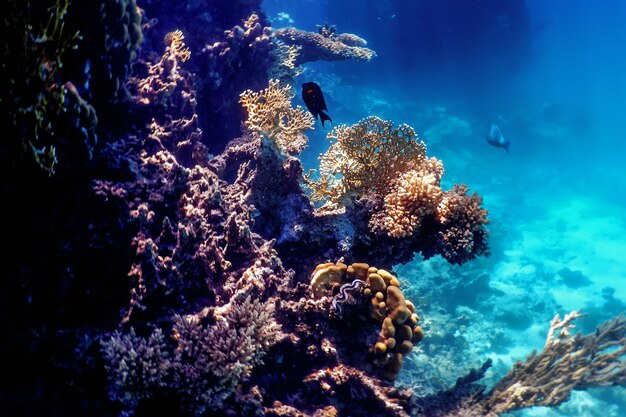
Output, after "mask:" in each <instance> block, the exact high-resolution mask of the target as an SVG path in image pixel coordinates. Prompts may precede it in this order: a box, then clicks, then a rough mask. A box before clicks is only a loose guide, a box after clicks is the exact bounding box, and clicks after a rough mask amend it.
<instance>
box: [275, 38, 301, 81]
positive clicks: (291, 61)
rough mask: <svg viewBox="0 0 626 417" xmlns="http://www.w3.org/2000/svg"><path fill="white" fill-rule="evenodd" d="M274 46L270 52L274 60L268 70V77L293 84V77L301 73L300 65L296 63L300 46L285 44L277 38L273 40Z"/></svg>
mask: <svg viewBox="0 0 626 417" xmlns="http://www.w3.org/2000/svg"><path fill="white" fill-rule="evenodd" d="M274 46H275V47H274V50H273V52H272V54H273V55H274V57H275V60H274V64H273V65H272V67H271V68H270V70H269V77H270V79H276V80H280V82H281V84H283V85H285V84H288V85H293V84H294V82H295V78H296V77H297V76H298V75H300V74H302V67H301V66H300V65H297V64H296V60H297V59H298V55H300V50H301V49H302V47H301V46H298V45H287V44H286V43H284V42H282V41H278V40H277V41H275V42H274Z"/></svg>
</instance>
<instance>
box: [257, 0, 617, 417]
mask: <svg viewBox="0 0 626 417" xmlns="http://www.w3.org/2000/svg"><path fill="white" fill-rule="evenodd" d="M264 9H265V11H266V12H267V13H268V15H269V16H270V18H271V19H272V23H273V26H274V27H283V26H296V27H299V28H301V29H304V30H311V31H314V30H315V28H316V25H318V24H323V23H328V24H331V25H335V26H336V28H337V30H338V32H350V33H355V34H357V35H359V36H361V37H363V38H365V39H366V40H368V42H369V43H368V47H371V48H372V49H374V50H375V51H376V52H377V54H378V56H377V57H376V58H375V59H373V60H372V61H371V62H367V63H364V62H352V61H343V62H335V63H329V62H321V63H313V64H307V66H306V69H305V72H304V73H303V74H302V75H300V76H299V77H298V79H297V80H296V87H297V88H298V86H299V84H301V83H302V82H306V81H316V82H318V83H319V84H320V85H321V86H322V88H323V90H324V93H325V95H326V101H327V103H328V108H329V114H330V116H331V117H332V118H333V121H334V123H335V125H337V124H341V123H346V124H353V123H356V122H357V121H359V120H360V119H362V118H364V117H366V116H369V115H376V116H379V117H381V118H384V119H389V120H393V121H394V122H395V123H408V124H410V125H412V126H413V127H414V128H415V129H416V131H417V132H418V133H419V135H420V137H421V138H422V140H424V142H425V143H426V144H427V146H428V149H429V154H431V155H435V156H437V157H438V158H440V159H442V160H443V161H444V164H445V169H446V173H445V176H444V180H443V183H444V186H445V188H449V187H451V185H452V184H453V183H460V182H464V183H466V184H467V185H468V186H469V187H470V189H471V190H473V191H477V192H478V193H479V194H480V195H482V196H483V197H484V205H485V207H486V208H488V210H489V213H490V216H489V217H490V220H491V222H492V223H491V225H490V232H491V241H490V244H491V248H492V254H491V256H490V257H488V258H486V259H478V260H475V261H472V262H470V263H468V264H466V265H463V266H461V267H453V266H449V265H447V264H446V263H445V262H443V261H441V260H438V259H433V260H430V261H428V262H424V261H422V260H421V259H416V260H414V261H413V262H412V263H410V264H408V265H402V266H397V267H396V271H397V272H398V274H399V275H400V276H402V277H403V278H404V279H405V281H408V282H409V287H410V289H409V290H408V293H409V294H410V295H411V298H416V299H418V300H419V302H420V308H421V309H422V311H423V314H424V316H425V320H426V325H425V327H426V330H427V334H428V335H429V337H427V338H426V339H425V341H424V343H423V345H422V346H421V348H420V349H418V351H417V352H416V353H415V354H414V355H413V356H412V357H411V358H410V359H408V360H407V365H406V369H405V370H404V371H403V376H402V377H401V381H400V382H401V383H405V384H407V385H412V386H414V387H415V386H419V381H420V379H424V378H428V381H429V384H431V385H435V383H434V382H433V381H438V382H437V383H440V384H441V386H446V385H449V384H452V383H454V380H455V378H456V377H458V376H460V375H461V374H462V372H460V371H461V370H460V369H458V368H455V366H453V365H452V364H454V363H455V360H458V358H461V357H462V358H464V359H465V363H466V365H467V368H468V369H469V368H470V367H475V366H478V365H480V363H481V361H482V360H484V359H485V358H486V357H491V358H493V359H494V363H495V366H494V367H493V369H492V371H491V378H492V379H494V380H495V379H496V378H497V377H498V376H501V375H502V373H503V372H504V371H505V370H506V369H507V368H508V367H509V366H510V365H511V364H512V363H513V362H514V361H515V360H518V359H523V358H524V357H525V356H526V355H527V354H528V353H530V351H531V350H532V349H540V348H541V347H542V346H543V343H544V342H545V336H546V331H547V327H548V323H549V321H550V320H551V319H552V317H553V316H554V314H556V313H559V314H565V313H567V312H570V311H573V310H577V309H582V311H583V313H587V316H586V317H585V318H584V319H582V320H580V321H579V323H578V329H579V330H581V331H584V332H590V331H592V330H593V329H594V328H595V326H596V325H597V324H599V323H600V322H602V321H604V320H607V319H608V318H610V317H613V316H615V315H616V314H619V313H620V312H621V311H623V310H626V308H625V307H626V286H625V285H624V284H623V283H624V280H625V279H626V255H625V254H626V238H625V237H624V236H626V214H625V210H624V206H625V204H626V181H625V176H626V157H625V151H626V144H625V141H624V132H625V130H626V117H624V116H625V114H624V111H625V109H626V54H625V52H626V50H625V49H624V48H625V46H624V45H626V29H624V25H623V22H624V21H625V19H626V3H625V2H623V1H619V0H604V1H602V2H590V1H583V0H572V1H550V2H547V1H543V0H507V1H502V0H482V1H480V0H473V1H460V0H440V1H437V2H434V1H408V0H397V1H393V0H387V1H380V0H377V1H373V0H358V1H357V0H354V1H341V2H337V1H323V0H306V1H305V0H301V1H298V2H294V1H289V0H266V1H265V2H264ZM295 100H296V104H301V105H302V103H301V102H300V101H298V100H300V99H299V97H297V98H296V99H295ZM492 123H495V124H497V125H498V126H499V127H500V129H501V131H502V133H503V135H504V136H505V138H507V139H508V140H509V141H510V143H511V148H510V153H507V152H505V151H504V150H503V149H501V148H496V147H492V146H490V145H489V144H488V143H487V142H486V140H485V134H486V133H487V131H488V129H489V126H490V124H492ZM327 132H328V131H327V130H324V129H323V128H322V127H321V126H320V125H319V124H318V125H316V128H315V130H314V131H313V132H311V134H310V135H309V136H310V138H311V142H310V147H309V148H308V149H307V150H306V151H305V152H304V153H303V162H304V164H305V167H307V168H314V167H316V166H317V164H318V161H317V156H318V155H319V154H320V153H321V152H323V151H325V150H326V148H327V146H328V141H327V140H326V138H325V136H326V133H327ZM433 352H437V353H438V356H439V357H440V358H441V359H439V360H438V362H437V361H435V360H434V359H433V356H434V355H429V353H433ZM446 361H447V362H446ZM524 415H542V416H557V415H568V416H573V415H575V416H600V415H602V416H609V415H610V416H620V415H626V390H624V389H623V388H611V389H593V390H590V391H582V392H576V393H575V394H574V395H573V397H572V398H571V399H570V401H568V402H567V403H565V404H563V405H562V406H560V407H559V408H556V409H541V408H538V409H533V410H530V411H525V412H524Z"/></svg>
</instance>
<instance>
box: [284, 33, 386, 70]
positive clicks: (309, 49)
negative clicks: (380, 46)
mask: <svg viewBox="0 0 626 417" xmlns="http://www.w3.org/2000/svg"><path fill="white" fill-rule="evenodd" d="M325 28H326V29H325V30H324V28H321V29H320V30H319V31H318V32H317V33H316V32H306V31H304V30H300V29H297V28H282V29H277V30H276V31H275V32H274V36H276V37H277V38H278V39H279V40H281V41H282V42H284V43H286V44H287V45H295V46H299V47H300V48H301V49H300V51H299V54H298V57H297V59H296V63H297V64H298V65H300V64H304V63H306V62H310V61H320V60H324V61H340V60H344V59H356V60H358V61H369V60H371V59H372V58H374V57H375V56H376V52H374V51H373V50H371V49H369V48H367V47H366V46H365V45H367V42H366V41H365V39H363V38H360V37H358V36H356V35H354V34H352V33H341V34H337V33H336V32H335V31H333V30H328V27H327V26H326V27H325Z"/></svg>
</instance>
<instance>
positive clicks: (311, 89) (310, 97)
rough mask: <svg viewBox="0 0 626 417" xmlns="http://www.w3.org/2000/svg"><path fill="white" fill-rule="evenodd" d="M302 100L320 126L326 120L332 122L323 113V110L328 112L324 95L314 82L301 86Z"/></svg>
mask: <svg viewBox="0 0 626 417" xmlns="http://www.w3.org/2000/svg"><path fill="white" fill-rule="evenodd" d="M302 100H303V101H304V104H306V108H307V109H309V111H310V112H311V114H312V115H313V117H315V119H317V117H318V116H319V119H320V120H321V121H322V126H324V122H325V121H326V120H328V121H330V122H331V123H332V122H333V120H332V119H331V118H330V117H329V116H328V115H327V114H326V113H324V110H326V111H328V109H327V108H326V102H325V101H324V94H322V89H321V88H320V86H319V85H317V84H316V83H314V82H310V83H304V84H302ZM324 127H326V126H324Z"/></svg>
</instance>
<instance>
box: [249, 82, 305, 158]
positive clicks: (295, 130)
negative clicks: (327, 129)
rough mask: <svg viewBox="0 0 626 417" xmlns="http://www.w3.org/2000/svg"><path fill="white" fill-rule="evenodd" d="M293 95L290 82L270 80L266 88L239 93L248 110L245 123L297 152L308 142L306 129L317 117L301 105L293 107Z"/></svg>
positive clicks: (283, 149)
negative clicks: (283, 83)
mask: <svg viewBox="0 0 626 417" xmlns="http://www.w3.org/2000/svg"><path fill="white" fill-rule="evenodd" d="M292 96H293V93H292V91H291V86H288V85H286V86H281V85H280V82H279V81H278V80H270V83H269V86H268V87H267V88H266V89H264V90H262V91H259V92H253V91H251V90H246V91H244V92H243V93H241V95H240V96H239V97H240V102H241V105H242V106H243V107H244V108H245V109H246V111H247V112H248V119H247V120H246V122H245V123H246V126H247V127H248V128H249V129H250V130H252V131H254V132H258V133H260V134H262V135H263V136H264V137H266V138H267V139H269V140H271V141H273V143H275V144H276V146H277V148H278V149H279V150H280V151H281V152H283V153H287V154H290V155H297V154H299V153H300V152H302V150H304V148H305V147H306V146H307V145H308V139H307V137H306V136H305V135H304V132H305V131H306V130H307V129H312V128H313V125H314V123H315V120H314V119H313V116H311V114H310V113H309V112H307V111H305V110H303V109H302V108H301V107H300V106H297V107H296V108H295V109H294V108H292V107H291V97H292Z"/></svg>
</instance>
